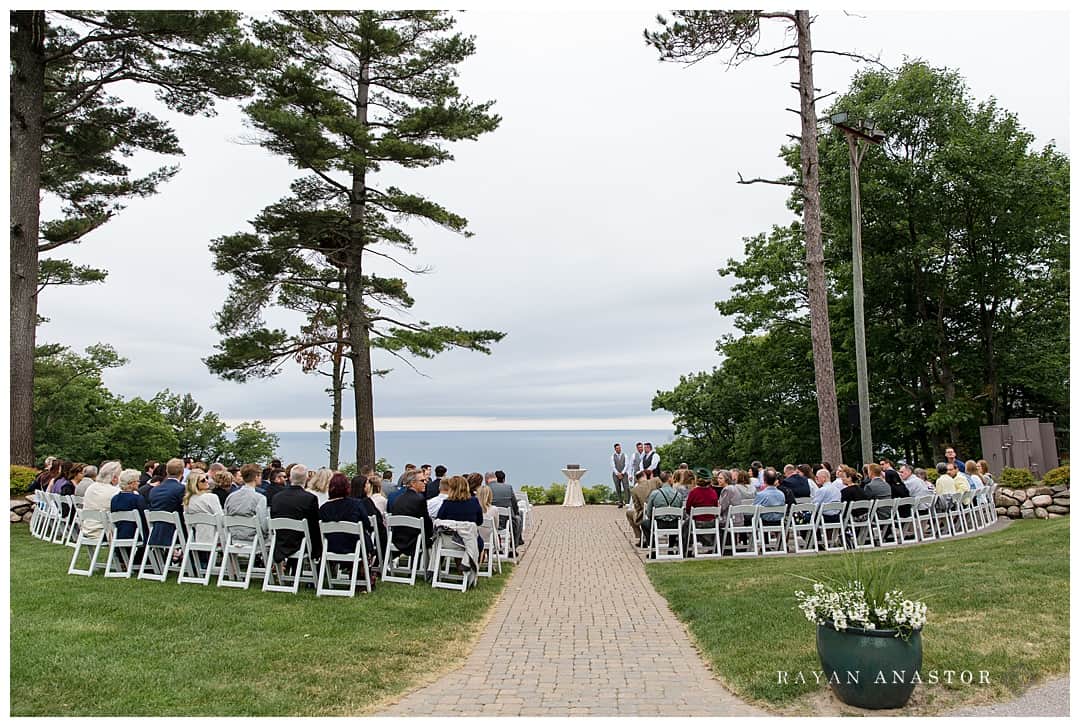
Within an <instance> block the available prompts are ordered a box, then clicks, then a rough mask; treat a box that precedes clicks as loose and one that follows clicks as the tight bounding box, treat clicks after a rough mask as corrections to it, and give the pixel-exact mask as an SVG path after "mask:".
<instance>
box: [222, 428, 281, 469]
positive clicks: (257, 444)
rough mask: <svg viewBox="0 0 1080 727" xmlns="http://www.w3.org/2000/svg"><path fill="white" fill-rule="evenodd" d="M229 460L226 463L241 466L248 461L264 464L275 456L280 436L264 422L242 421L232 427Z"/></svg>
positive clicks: (227, 457)
mask: <svg viewBox="0 0 1080 727" xmlns="http://www.w3.org/2000/svg"><path fill="white" fill-rule="evenodd" d="M232 432H233V437H232V441H230V442H229V446H228V455H227V456H226V459H227V460H228V461H227V462H225V463H224V464H226V465H236V466H238V467H239V466H241V465H244V464H248V463H255V464H264V463H266V462H269V461H270V460H271V459H273V458H274V452H275V450H276V449H277V446H278V436H277V435H276V434H274V433H273V432H268V431H266V428H265V427H263V425H262V422H259V421H255V422H241V423H239V424H237V425H236V426H235V427H233V429H232Z"/></svg>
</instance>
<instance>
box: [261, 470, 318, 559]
mask: <svg viewBox="0 0 1080 727" xmlns="http://www.w3.org/2000/svg"><path fill="white" fill-rule="evenodd" d="M305 484H307V467H305V466H304V465H302V464H298V465H294V466H293V468H292V470H291V471H290V472H289V486H288V487H286V488H285V489H283V490H282V491H281V492H278V493H277V494H276V495H274V500H273V502H271V503H270V517H272V518H275V517H287V518H291V519H293V520H306V521H307V526H308V535H310V536H311V538H310V540H309V541H308V548H309V549H310V551H311V557H312V559H313V560H318V559H319V558H321V557H322V531H321V530H319V498H317V497H315V495H313V494H311V493H310V492H308V491H307V490H305V489H304V485H305ZM303 537H304V536H303V535H302V534H300V533H298V532H295V531H292V530H281V531H279V532H278V534H277V541H276V542H275V544H274V553H273V559H274V562H275V563H280V562H282V561H283V560H285V559H286V558H288V557H289V556H291V555H292V554H294V553H295V552H296V551H298V550H300V541H301V540H302V539H303Z"/></svg>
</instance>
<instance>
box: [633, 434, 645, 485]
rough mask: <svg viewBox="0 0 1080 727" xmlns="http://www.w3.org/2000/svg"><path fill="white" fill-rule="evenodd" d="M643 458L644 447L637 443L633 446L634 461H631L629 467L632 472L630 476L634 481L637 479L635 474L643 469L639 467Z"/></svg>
mask: <svg viewBox="0 0 1080 727" xmlns="http://www.w3.org/2000/svg"><path fill="white" fill-rule="evenodd" d="M644 456H645V445H644V444H643V443H642V442H638V443H637V444H635V445H634V459H633V460H632V461H631V467H632V469H633V470H634V471H633V472H631V473H630V474H631V475H633V477H634V479H635V480H636V479H637V473H638V472H641V470H642V469H643V468H642V466H641V458H642V457H644Z"/></svg>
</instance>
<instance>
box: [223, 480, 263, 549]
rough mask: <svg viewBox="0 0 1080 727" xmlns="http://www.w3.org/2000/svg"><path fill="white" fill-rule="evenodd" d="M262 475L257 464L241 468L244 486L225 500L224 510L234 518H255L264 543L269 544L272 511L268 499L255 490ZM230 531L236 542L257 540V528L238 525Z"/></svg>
mask: <svg viewBox="0 0 1080 727" xmlns="http://www.w3.org/2000/svg"><path fill="white" fill-rule="evenodd" d="M261 475H262V472H261V470H260V469H259V465H257V464H246V465H244V466H243V467H241V468H240V480H241V482H243V486H241V487H240V489H238V490H236V491H235V492H232V493H230V494H229V496H228V497H226V498H225V504H224V510H225V514H226V515H231V516H234V517H252V516H254V517H255V518H256V520H257V521H258V523H259V531H260V535H261V536H262V541H263V543H269V542H270V509H269V508H268V507H267V506H266V497H265V496H264V495H262V494H261V493H259V492H258V491H257V490H256V489H255V487H256V485H258V484H259V481H260V476H261ZM230 531H231V532H232V535H233V538H234V539H236V540H242V541H248V542H250V541H252V540H254V539H255V528H249V527H246V526H243V525H238V526H236V527H234V528H230Z"/></svg>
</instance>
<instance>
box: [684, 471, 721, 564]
mask: <svg viewBox="0 0 1080 727" xmlns="http://www.w3.org/2000/svg"><path fill="white" fill-rule="evenodd" d="M686 471H688V472H690V474H691V475H693V476H694V478H695V482H694V487H693V489H691V490H690V491H689V492H688V493H687V495H686V504H685V505H684V506H683V512H684V513H685V514H686V515H690V514H691V510H693V508H695V507H717V506H718V505H719V502H720V498H719V497H717V495H716V490H714V489H713V488H712V478H711V477H710V476H709V471H708V470H707V469H705V468H704V467H698V468H697V469H696V470H686ZM693 519H694V521H695V522H696V523H697V524H698V527H702V526H704V527H706V528H711V527H713V524H714V522H713V521H714V520H716V516H714V515H694V516H693ZM711 540H712V536H711V535H710V536H709V537H708V538H705V539H703V541H702V542H703V543H705V544H706V545H711V543H710V542H709V541H711ZM683 542H684V543H686V553H687V555H689V554H691V553H693V552H694V551H693V543H691V542H690V518H689V517H688V518H685V519H684V520H683Z"/></svg>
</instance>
